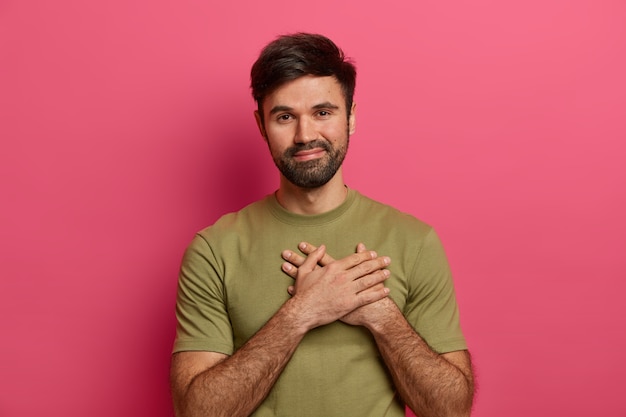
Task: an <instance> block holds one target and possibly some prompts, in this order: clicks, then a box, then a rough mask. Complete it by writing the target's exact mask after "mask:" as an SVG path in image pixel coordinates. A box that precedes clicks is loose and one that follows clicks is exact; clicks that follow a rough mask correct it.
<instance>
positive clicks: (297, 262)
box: [280, 249, 312, 267]
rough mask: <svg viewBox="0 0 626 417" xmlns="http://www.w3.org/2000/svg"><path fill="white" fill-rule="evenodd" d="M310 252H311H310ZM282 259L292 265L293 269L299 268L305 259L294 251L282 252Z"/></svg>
mask: <svg viewBox="0 0 626 417" xmlns="http://www.w3.org/2000/svg"><path fill="white" fill-rule="evenodd" d="M311 252H312V251H311ZM280 255H281V256H282V258H283V259H284V260H286V261H287V262H289V263H290V264H292V265H293V266H295V267H299V266H301V265H302V264H303V263H304V260H305V259H306V258H305V257H304V256H300V255H298V254H297V253H295V252H294V251H290V250H288V249H287V250H284V251H283V252H282V253H281V254H280Z"/></svg>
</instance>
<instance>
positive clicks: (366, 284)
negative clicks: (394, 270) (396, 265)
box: [354, 269, 391, 293]
mask: <svg viewBox="0 0 626 417" xmlns="http://www.w3.org/2000/svg"><path fill="white" fill-rule="evenodd" d="M390 276H391V272H390V271H389V270H388V269H381V270H379V271H375V272H373V273H371V274H369V275H365V276H364V277H361V278H359V279H357V280H355V281H354V284H355V286H356V292H357V293H360V292H363V291H367V290H370V289H372V288H375V287H380V286H383V282H384V281H385V280H387V278H389V277H390ZM379 289H380V288H379Z"/></svg>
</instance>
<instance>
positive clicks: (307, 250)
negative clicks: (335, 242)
mask: <svg viewBox="0 0 626 417" xmlns="http://www.w3.org/2000/svg"><path fill="white" fill-rule="evenodd" d="M298 249H300V251H302V253H304V254H305V255H309V254H311V253H312V252H313V251H314V250H315V249H316V247H315V246H314V245H311V244H310V243H308V242H300V244H299V245H298ZM334 261H335V259H334V258H333V257H332V256H330V255H329V254H325V255H324V257H323V258H322V260H321V261H320V262H319V264H320V265H321V266H326V265H328V264H329V263H331V262H334Z"/></svg>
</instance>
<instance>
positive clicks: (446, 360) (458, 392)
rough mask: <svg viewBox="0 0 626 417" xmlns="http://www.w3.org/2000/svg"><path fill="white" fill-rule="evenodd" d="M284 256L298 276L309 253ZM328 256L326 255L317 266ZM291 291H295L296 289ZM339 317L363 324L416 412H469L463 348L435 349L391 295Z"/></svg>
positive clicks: (470, 383) (308, 249) (470, 384)
mask: <svg viewBox="0 0 626 417" xmlns="http://www.w3.org/2000/svg"><path fill="white" fill-rule="evenodd" d="M298 247H299V249H300V250H301V251H302V252H303V253H304V254H305V255H308V254H309V253H312V251H314V250H315V246H313V245H311V244H308V243H304V244H301V245H299V246H298ZM365 250H366V249H365V246H364V245H362V244H359V245H358V246H357V252H363V251H365ZM283 258H284V259H285V260H286V261H287V262H286V263H285V264H283V270H284V271H285V272H286V273H287V274H289V275H290V276H291V277H293V278H295V279H296V281H297V280H298V279H299V277H300V274H298V265H301V264H303V262H304V261H305V260H306V259H307V258H304V257H301V256H300V255H298V254H296V253H294V252H292V251H289V250H286V251H284V252H283ZM332 261H333V258H332V257H331V256H330V255H328V254H327V255H325V256H324V257H322V258H321V260H320V266H322V265H325V263H326V262H332ZM292 293H294V294H297V293H296V290H295V289H294V290H292ZM341 320H342V321H344V322H346V323H348V324H352V325H360V326H365V327H366V328H367V329H368V330H369V331H370V332H371V333H372V335H373V336H374V339H375V341H376V344H377V346H378V349H379V351H380V353H381V355H382V357H383V359H384V361H385V364H386V365H387V368H388V369H389V371H390V373H391V376H392V378H393V381H394V384H395V386H396V388H397V389H398V392H399V394H400V397H401V398H402V399H403V400H404V401H405V403H406V404H407V405H408V406H409V408H411V410H413V411H414V412H415V413H416V414H417V415H419V416H421V417H429V416H452V417H455V416H469V415H470V412H471V408H472V402H473V396H474V380H473V373H472V366H471V362H470V356H469V353H468V352H467V351H465V350H463V351H457V352H450V353H444V354H442V355H439V354H438V353H436V352H434V351H433V350H432V349H431V348H430V346H428V344H427V343H426V342H425V341H424V339H422V338H421V336H420V335H419V334H418V333H417V332H416V331H415V330H414V329H413V328H412V327H411V325H410V324H409V323H408V322H407V320H406V319H405V317H404V316H403V315H402V312H401V311H400V310H399V309H398V307H397V305H396V304H395V303H394V302H393V301H392V300H391V299H389V298H386V299H381V300H380V301H377V302H375V303H371V304H368V305H364V306H362V307H360V308H357V309H356V310H354V311H352V312H350V313H349V314H347V315H346V316H344V317H342V318H341Z"/></svg>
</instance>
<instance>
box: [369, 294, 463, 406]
mask: <svg viewBox="0 0 626 417" xmlns="http://www.w3.org/2000/svg"><path fill="white" fill-rule="evenodd" d="M390 309H391V310H392V311H391V312H390V313H389V315H388V316H387V317H386V319H385V320H384V321H383V322H381V323H378V324H377V325H376V326H374V327H371V328H370V331H371V332H372V334H373V335H374V338H375V340H376V344H377V345H378V349H379V351H380V352H381V355H382V357H383V359H384V361H385V363H386V365H387V367H388V368H389V370H390V373H391V376H392V378H393V381H394V383H395V386H396V388H397V390H398V392H399V394H400V397H401V398H402V399H403V400H404V401H405V403H406V404H407V405H408V406H409V408H411V410H413V411H414V412H415V413H416V414H417V415H419V416H420V417H430V416H469V414H470V411H471V407H472V400H473V393H474V384H473V378H472V371H471V364H470V363H469V356H467V363H462V362H461V363H458V364H453V363H452V362H450V361H449V360H447V359H446V358H445V357H444V356H442V355H439V354H437V353H436V352H434V351H433V350H432V349H431V348H430V347H429V346H428V344H427V343H426V342H425V341H424V340H423V339H422V338H421V337H420V336H419V334H417V333H416V332H415V331H414V330H413V328H412V327H411V326H410V325H409V323H408V322H407V321H406V320H405V318H404V317H403V316H402V314H401V312H400V311H399V310H398V309H397V307H396V306H395V304H394V305H393V306H392V307H391V308H390ZM463 355H466V353H465V352H463V353H462V354H461V358H464V356H463Z"/></svg>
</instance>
